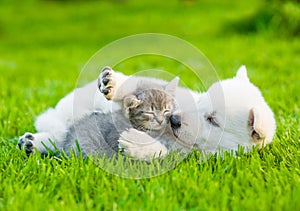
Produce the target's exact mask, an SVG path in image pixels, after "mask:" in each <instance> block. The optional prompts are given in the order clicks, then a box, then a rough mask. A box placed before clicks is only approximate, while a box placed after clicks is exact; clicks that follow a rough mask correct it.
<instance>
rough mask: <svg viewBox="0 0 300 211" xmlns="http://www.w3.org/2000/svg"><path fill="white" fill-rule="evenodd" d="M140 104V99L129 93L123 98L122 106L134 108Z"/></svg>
mask: <svg viewBox="0 0 300 211" xmlns="http://www.w3.org/2000/svg"><path fill="white" fill-rule="evenodd" d="M140 104H141V100H139V99H137V97H136V96H135V95H129V96H127V97H125V98H124V101H123V106H124V108H125V109H129V108H136V107H138V106H139V105H140Z"/></svg>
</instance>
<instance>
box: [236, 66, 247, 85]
mask: <svg viewBox="0 0 300 211" xmlns="http://www.w3.org/2000/svg"><path fill="white" fill-rule="evenodd" d="M235 77H236V78H238V79H241V80H244V81H247V82H249V78H248V76H247V68H246V66H245V65H242V66H241V67H240V68H239V69H238V71H237V73H236V76H235Z"/></svg>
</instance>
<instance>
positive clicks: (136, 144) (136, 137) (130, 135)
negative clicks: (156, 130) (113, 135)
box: [118, 128, 168, 160]
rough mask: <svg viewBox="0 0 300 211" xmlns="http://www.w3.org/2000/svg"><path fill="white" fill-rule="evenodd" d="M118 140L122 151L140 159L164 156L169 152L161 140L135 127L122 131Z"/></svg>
mask: <svg viewBox="0 0 300 211" xmlns="http://www.w3.org/2000/svg"><path fill="white" fill-rule="evenodd" d="M118 141H119V150H120V151H121V152H123V153H124V154H125V155H129V156H131V157H134V158H137V159H140V160H149V158H157V157H163V156H165V155H166V154H167V153H168V149H167V148H166V146H164V145H163V144H162V143H161V142H159V141H158V140H156V139H154V138H152V137H151V136H149V135H148V134H146V133H144V132H141V131H138V130H136V129H133V128H130V129H129V130H126V131H124V132H122V133H121V135H120V138H119V140H118Z"/></svg>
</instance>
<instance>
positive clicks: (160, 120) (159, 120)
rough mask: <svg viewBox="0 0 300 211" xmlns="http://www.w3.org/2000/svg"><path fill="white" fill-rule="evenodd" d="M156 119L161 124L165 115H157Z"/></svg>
mask: <svg viewBox="0 0 300 211" xmlns="http://www.w3.org/2000/svg"><path fill="white" fill-rule="evenodd" d="M156 121H157V122H158V123H159V124H160V125H161V124H162V123H163V121H164V117H156Z"/></svg>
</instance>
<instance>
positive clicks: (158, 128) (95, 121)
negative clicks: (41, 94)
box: [62, 78, 178, 157]
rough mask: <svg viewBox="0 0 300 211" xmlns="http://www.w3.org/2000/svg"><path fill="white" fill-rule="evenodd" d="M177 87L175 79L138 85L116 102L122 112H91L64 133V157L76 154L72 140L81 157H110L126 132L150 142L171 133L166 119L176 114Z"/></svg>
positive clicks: (117, 148)
mask: <svg viewBox="0 0 300 211" xmlns="http://www.w3.org/2000/svg"><path fill="white" fill-rule="evenodd" d="M177 85H178V78H175V79H173V80H172V81H171V82H170V83H169V84H167V85H166V86H162V85H158V84H155V83H153V82H151V83H149V82H148V83H147V82H145V81H142V82H141V83H140V84H138V86H137V87H136V90H134V92H130V93H129V94H128V95H127V96H125V97H124V98H123V99H122V100H120V101H119V102H120V103H121V104H122V110H119V111H116V112H113V113H110V114H103V113H100V112H93V113H92V114H91V115H88V116H86V117H84V118H82V119H81V120H79V121H78V122H76V123H75V124H74V125H73V126H72V127H71V128H70V129H69V131H68V132H67V136H66V139H65V140H64V141H63V143H62V149H63V150H64V151H65V152H67V154H69V151H70V149H75V152H76V153H77V148H78V147H76V144H75V140H78V144H79V146H80V150H81V152H82V154H83V156H84V157H85V156H87V155H89V154H91V153H92V154H93V155H96V156H97V155H98V156H103V155H104V154H105V155H106V156H108V157H112V156H113V155H115V154H117V152H118V150H119V147H118V144H119V141H118V140H119V138H120V134H121V133H122V132H124V131H126V130H127V129H130V128H135V129H137V130H139V131H143V132H146V133H147V134H148V135H150V136H151V137H153V138H155V137H158V136H160V135H162V134H164V133H172V130H171V127H170V124H169V119H170V117H171V115H172V113H173V112H174V111H175V110H176V105H175V101H174V95H175V90H176V87H177ZM149 87H151V88H149ZM153 87H155V88H153Z"/></svg>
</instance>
